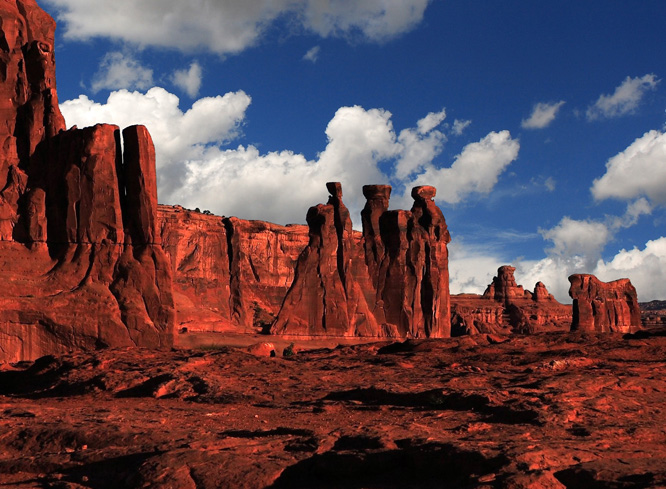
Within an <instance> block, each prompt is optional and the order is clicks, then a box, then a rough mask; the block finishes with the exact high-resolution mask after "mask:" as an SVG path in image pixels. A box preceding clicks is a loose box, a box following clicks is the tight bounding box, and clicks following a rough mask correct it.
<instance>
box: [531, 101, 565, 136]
mask: <svg viewBox="0 0 666 489" xmlns="http://www.w3.org/2000/svg"><path fill="white" fill-rule="evenodd" d="M564 104H565V102H564V100H560V101H559V102H553V103H544V102H541V103H538V104H536V105H535V106H534V107H533V108H532V115H530V116H529V117H528V118H527V119H523V121H522V123H521V126H522V128H523V129H543V128H544V127H548V126H549V125H550V123H551V122H553V121H554V120H555V118H556V117H557V113H558V112H559V110H560V108H561V107H562V106H563V105H564Z"/></svg>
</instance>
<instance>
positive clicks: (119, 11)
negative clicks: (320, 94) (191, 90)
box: [45, 0, 430, 55]
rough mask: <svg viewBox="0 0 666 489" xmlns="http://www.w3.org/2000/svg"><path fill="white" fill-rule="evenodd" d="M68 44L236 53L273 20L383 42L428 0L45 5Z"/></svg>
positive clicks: (68, 1) (417, 16) (81, 0)
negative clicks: (99, 42) (110, 42)
mask: <svg viewBox="0 0 666 489" xmlns="http://www.w3.org/2000/svg"><path fill="white" fill-rule="evenodd" d="M45 1H46V2H47V3H49V4H50V5H53V6H54V7H56V8H57V10H58V15H57V18H58V20H59V21H60V22H62V23H63V25H64V26H65V36H66V37H67V38H70V39H91V38H94V37H103V38H108V39H114V40H118V41H123V42H129V43H133V44H137V45H141V46H161V47H167V48H173V49H178V50H181V51H186V52H191V51H193V50H195V49H206V50H208V51H210V52H213V53H218V54H222V55H224V54H231V53H239V52H241V51H243V50H244V49H246V48H248V47H250V46H252V45H254V44H256V43H257V42H258V40H259V39H260V38H261V36H262V34H263V33H264V31H265V30H266V29H267V28H268V27H269V26H270V25H271V24H272V23H273V22H274V21H275V20H276V19H278V18H280V17H288V18H289V20H290V21H291V22H292V23H295V24H300V25H301V26H302V27H303V28H304V29H306V30H308V31H310V32H314V33H316V34H318V35H320V36H322V37H330V36H338V37H348V36H358V35H360V36H362V37H363V38H365V39H368V40H371V41H383V40H386V39H390V38H392V37H395V36H397V35H400V34H402V33H404V32H407V31H409V30H411V29H412V28H414V27H415V26H416V25H417V24H418V23H419V22H421V20H422V19H423V15H424V12H425V9H426V7H427V6H428V3H429V1H430V0H401V1H396V0H339V1H335V2H331V1H329V0H252V1H248V2H240V1H233V0H198V1H197V2H195V3H192V2H183V1H182V0H141V1H139V2H137V1H136V0H114V1H113V2H109V1H107V0H45Z"/></svg>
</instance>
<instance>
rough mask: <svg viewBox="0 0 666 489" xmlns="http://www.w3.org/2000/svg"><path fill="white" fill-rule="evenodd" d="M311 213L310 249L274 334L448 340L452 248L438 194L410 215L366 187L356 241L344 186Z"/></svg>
mask: <svg viewBox="0 0 666 489" xmlns="http://www.w3.org/2000/svg"><path fill="white" fill-rule="evenodd" d="M327 187H328V190H329V192H330V194H331V197H330V199H329V202H328V203H327V204H325V205H324V204H319V205H318V206H315V207H311V208H310V210H309V211H308V215H307V222H308V226H309V243H308V246H307V247H306V248H305V250H304V251H303V253H302V254H301V256H300V257H299V260H298V265H297V268H296V276H295V279H294V283H293V284H292V286H291V288H290V289H289V292H288V293H287V296H286V298H285V301H284V304H283V306H282V308H281V310H280V312H279V314H278V318H277V320H276V322H275V324H274V325H273V327H272V329H271V332H272V333H274V334H288V335H302V336H321V335H329V336H391V337H403V338H404V337H409V338H442V337H447V336H450V317H449V311H450V310H449V277H448V250H447V244H448V243H449V241H450V236H449V233H448V229H447V227H446V222H445V220H444V216H443V215H442V212H441V210H440V209H439V208H438V207H437V206H436V205H435V203H434V201H433V200H432V199H433V197H434V196H435V189H434V188H433V187H416V188H415V189H414V190H413V191H412V197H413V198H414V201H415V202H414V206H413V207H412V210H411V211H389V210H388V199H389V196H390V192H391V189H390V187H389V186H387V185H377V186H375V185H368V186H365V187H364V188H363V193H364V195H365V196H366V198H367V199H368V201H367V204H366V206H365V208H364V210H363V212H362V219H363V235H362V236H361V237H359V238H360V239H358V238H355V236H354V232H353V231H352V227H351V219H350V217H349V212H348V211H347V208H346V207H345V206H344V204H343V202H342V189H341V187H340V184H339V183H336V182H332V183H329V184H327Z"/></svg>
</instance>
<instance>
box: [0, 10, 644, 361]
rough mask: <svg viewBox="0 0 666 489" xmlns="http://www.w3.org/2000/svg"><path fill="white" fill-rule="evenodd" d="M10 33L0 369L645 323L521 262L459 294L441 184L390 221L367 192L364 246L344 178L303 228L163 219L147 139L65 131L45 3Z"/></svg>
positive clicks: (2, 160)
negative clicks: (205, 349) (233, 336)
mask: <svg viewBox="0 0 666 489" xmlns="http://www.w3.org/2000/svg"><path fill="white" fill-rule="evenodd" d="M0 19H1V20H2V22H1V23H0V33H1V34H2V36H0V38H1V39H2V40H3V42H2V43H0V51H2V66H3V77H2V79H1V80H0V96H1V99H2V103H0V117H1V118H2V120H3V124H0V145H1V146H2V152H1V153H0V260H1V261H2V266H1V267H0V281H1V282H2V284H3V294H2V297H0V362H7V361H11V362H13V361H18V360H30V359H35V358H37V357H40V356H43V355H47V354H59V353H64V352H67V351H70V350H73V349H95V348H104V347H127V346H139V347H149V348H165V347H166V348H168V347H170V346H172V345H173V342H174V332H175V331H188V332H200V331H207V332H222V333H224V332H233V333H243V332H258V331H262V332H264V333H272V334H275V335H294V336H301V337H321V336H335V337H356V336H358V337H367V338H446V337H449V336H452V335H454V336H457V335H462V334H478V333H521V334H528V333H537V332H543V331H567V330H568V329H570V328H573V329H574V330H585V331H596V332H605V331H629V330H633V329H635V328H637V327H639V325H640V310H639V308H638V305H637V302H636V293H635V290H634V289H633V287H632V286H631V284H630V283H629V281H628V280H626V279H625V280H621V281H617V282H612V283H611V284H603V283H602V282H599V281H598V280H596V279H595V278H594V277H592V276H589V275H574V276H573V277H572V278H571V281H572V288H571V295H572V297H573V298H574V306H573V309H572V307H571V306H567V305H563V304H560V303H559V302H557V301H556V300H555V299H554V298H553V296H552V295H550V294H549V293H548V291H547V290H546V288H545V286H544V285H543V284H541V283H537V284H536V286H535V289H534V292H529V291H526V290H524V289H523V287H522V286H520V285H517V284H516V281H515V278H514V275H513V274H514V271H515V269H514V268H513V267H510V266H504V267H501V268H500V269H499V270H498V272H497V277H495V278H494V279H493V282H492V284H490V285H489V286H488V289H487V290H486V292H485V293H484V294H483V295H473V294H461V295H455V296H451V295H450V293H449V271H448V261H449V254H448V243H449V242H450V240H451V237H450V234H449V230H448V227H447V224H446V220H445V219H444V215H443V214H442V211H441V210H440V209H439V208H438V207H437V205H436V204H435V202H434V198H435V196H436V189H435V188H434V187H431V186H420V187H415V188H414V189H412V193H411V195H412V197H413V199H414V203H413V205H412V207H411V209H410V210H389V199H390V196H391V187H390V186H389V185H365V186H364V187H363V195H364V196H365V198H366V204H365V207H364V208H363V210H362V212H361V221H362V225H363V230H362V232H360V231H356V230H354V229H353V228H352V221H351V218H350V215H349V210H348V209H347V207H346V206H345V204H344V202H343V189H342V186H341V185H340V183H338V182H329V183H328V184H326V186H327V188H328V191H329V193H330V197H329V199H328V202H327V203H325V204H318V205H314V206H313V207H311V208H310V209H309V210H308V211H307V214H306V221H307V226H302V225H294V226H279V225H276V224H271V223H268V222H263V221H247V220H242V219H238V218H235V217H218V216H214V215H212V214H210V213H209V212H204V213H201V212H196V211H190V210H187V209H184V208H183V207H180V206H161V205H158V204H157V185H156V181H157V178H156V172H155V148H154V146H153V142H152V139H151V137H150V134H149V133H148V130H147V129H146V128H145V127H143V126H132V127H129V128H125V129H124V130H123V131H122V132H121V130H120V128H119V127H117V126H114V125H109V124H97V125H95V126H93V127H88V128H83V129H79V128H76V127H73V128H71V129H69V130H66V126H65V121H64V119H63V117H62V115H61V113H60V109H59V106H58V96H57V92H56V84H55V58H54V49H53V48H54V32H55V22H54V21H53V19H52V18H51V17H49V15H48V14H46V13H45V12H44V11H43V10H42V9H40V8H39V6H38V5H37V4H36V3H35V2H34V0H16V1H12V2H2V3H1V4H0ZM17 26H18V27H17ZM121 148H124V150H121ZM572 323H573V325H572Z"/></svg>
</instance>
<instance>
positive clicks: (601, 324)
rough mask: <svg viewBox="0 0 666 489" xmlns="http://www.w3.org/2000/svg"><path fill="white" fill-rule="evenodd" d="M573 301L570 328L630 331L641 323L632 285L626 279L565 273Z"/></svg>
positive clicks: (573, 329)
mask: <svg viewBox="0 0 666 489" xmlns="http://www.w3.org/2000/svg"><path fill="white" fill-rule="evenodd" d="M569 282H570V283H571V287H570V288H569V295H570V296H571V298H572V299H573V300H574V301H573V322H572V324H571V330H572V331H590V332H597V333H607V332H622V333H627V332H632V331H635V330H637V329H639V328H640V327H641V311H640V308H639V306H638V298H637V295H636V289H635V288H634V286H633V285H631V281H630V280H629V279H626V278H623V279H620V280H615V281H613V282H608V283H606V282H602V281H601V280H599V279H597V277H595V276H594V275H585V274H576V275H572V276H570V277H569Z"/></svg>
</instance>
